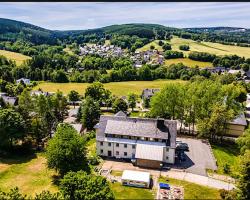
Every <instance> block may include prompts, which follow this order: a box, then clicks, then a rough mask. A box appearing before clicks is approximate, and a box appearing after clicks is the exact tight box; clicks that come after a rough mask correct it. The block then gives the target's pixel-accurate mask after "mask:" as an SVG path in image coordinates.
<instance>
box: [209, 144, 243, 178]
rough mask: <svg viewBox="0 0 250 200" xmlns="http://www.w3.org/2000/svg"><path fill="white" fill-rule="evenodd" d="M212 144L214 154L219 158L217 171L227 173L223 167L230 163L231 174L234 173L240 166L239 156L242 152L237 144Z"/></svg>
mask: <svg viewBox="0 0 250 200" xmlns="http://www.w3.org/2000/svg"><path fill="white" fill-rule="evenodd" d="M211 146H212V149H213V153H214V156H215V158H216V159H217V165H218V171H217V173H218V174H225V173H224V170H223V168H224V166H225V165H226V164H228V165H229V166H230V171H231V173H230V175H234V172H235V171H237V168H238V156H239V154H240V150H239V148H238V147H237V144H220V145H217V144H212V145H211Z"/></svg>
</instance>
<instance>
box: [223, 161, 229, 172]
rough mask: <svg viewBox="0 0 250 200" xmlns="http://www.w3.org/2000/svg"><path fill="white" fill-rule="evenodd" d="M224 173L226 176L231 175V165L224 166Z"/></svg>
mask: <svg viewBox="0 0 250 200" xmlns="http://www.w3.org/2000/svg"><path fill="white" fill-rule="evenodd" d="M223 172H224V173H225V174H229V173H230V165H229V164H227V163H226V164H225V165H224V166H223Z"/></svg>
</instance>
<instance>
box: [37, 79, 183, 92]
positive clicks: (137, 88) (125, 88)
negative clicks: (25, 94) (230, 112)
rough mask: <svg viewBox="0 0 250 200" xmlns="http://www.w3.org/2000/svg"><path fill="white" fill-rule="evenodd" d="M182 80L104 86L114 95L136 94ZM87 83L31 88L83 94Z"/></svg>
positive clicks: (131, 82)
mask: <svg viewBox="0 0 250 200" xmlns="http://www.w3.org/2000/svg"><path fill="white" fill-rule="evenodd" d="M182 82H185V81H182V80H155V81H127V82H112V83H105V84H104V87H105V88H106V89H109V90H110V91H111V92H112V93H113V94H114V95H117V96H123V95H127V94H128V93H129V92H134V93H136V94H138V95H140V94H141V92H142V90H143V89H145V88H162V87H163V86H164V85H165V84H167V83H182ZM88 85H90V84H89V83H51V82H42V83H40V84H38V85H37V86H36V87H34V89H33V90H38V88H41V89H42V90H43V91H48V92H56V91H57V90H60V91H62V92H63V93H64V94H68V93H69V92H70V91H71V90H76V91H77V92H79V94H83V93H84V91H85V89H86V88H87V86H88Z"/></svg>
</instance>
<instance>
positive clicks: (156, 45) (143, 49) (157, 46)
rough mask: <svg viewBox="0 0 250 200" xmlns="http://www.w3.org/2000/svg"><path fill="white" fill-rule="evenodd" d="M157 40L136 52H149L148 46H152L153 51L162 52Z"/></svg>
mask: <svg viewBox="0 0 250 200" xmlns="http://www.w3.org/2000/svg"><path fill="white" fill-rule="evenodd" d="M158 42H159V40H154V41H152V42H150V43H148V44H146V45H144V46H143V47H141V48H139V49H137V50H136V51H147V50H150V46H151V45H153V46H154V47H155V49H157V50H158V51H163V49H162V47H161V46H160V45H159V43H158Z"/></svg>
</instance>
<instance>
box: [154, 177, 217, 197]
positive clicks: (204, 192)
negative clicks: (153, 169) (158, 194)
mask: <svg viewBox="0 0 250 200" xmlns="http://www.w3.org/2000/svg"><path fill="white" fill-rule="evenodd" d="M166 179H167V180H168V181H166ZM158 182H162V183H169V184H170V186H171V185H175V186H182V187H183V188H184V199H220V194H219V190H217V189H214V188H210V187H205V186H201V185H198V184H195V183H190V182H187V181H182V180H177V179H172V178H165V177H161V178H160V179H159V180H158Z"/></svg>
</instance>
